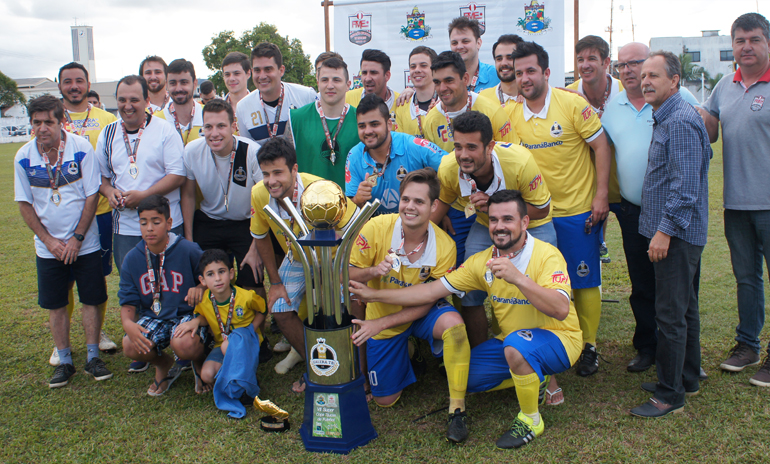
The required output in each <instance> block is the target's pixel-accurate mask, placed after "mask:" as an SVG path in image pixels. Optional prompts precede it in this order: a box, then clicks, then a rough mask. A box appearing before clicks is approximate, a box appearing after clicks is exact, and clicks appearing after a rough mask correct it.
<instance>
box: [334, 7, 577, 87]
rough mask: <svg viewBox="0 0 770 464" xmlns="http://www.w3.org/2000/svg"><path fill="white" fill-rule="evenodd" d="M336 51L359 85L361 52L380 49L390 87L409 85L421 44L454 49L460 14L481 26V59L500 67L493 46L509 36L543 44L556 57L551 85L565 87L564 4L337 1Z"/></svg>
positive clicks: (442, 49) (335, 15)
mask: <svg viewBox="0 0 770 464" xmlns="http://www.w3.org/2000/svg"><path fill="white" fill-rule="evenodd" d="M333 8H334V33H333V37H334V42H333V47H332V49H333V50H334V51H336V52H337V53H339V54H340V55H342V56H343V57H344V58H345V62H346V63H347V65H348V70H349V71H350V76H351V81H353V87H360V85H361V80H360V77H359V64H360V61H361V53H362V52H363V51H364V50H365V49H367V48H376V49H380V50H382V51H384V52H385V53H387V54H388V56H390V60H391V62H392V67H391V76H390V81H389V82H388V85H389V86H390V87H391V88H392V89H394V90H396V91H401V90H403V89H404V87H406V86H409V85H410V82H409V52H411V51H412V49H413V48H414V47H416V46H418V45H425V46H427V47H431V48H432V49H434V50H435V51H436V53H441V52H443V51H445V50H449V32H448V31H447V26H448V25H449V23H450V22H451V21H452V20H453V19H454V18H456V17H458V16H460V15H465V16H469V17H471V18H474V19H477V20H478V21H479V24H480V25H481V33H482V35H481V40H482V45H481V50H479V59H480V60H481V61H482V62H484V63H489V64H492V65H494V59H493V57H492V45H493V44H494V43H495V42H496V41H497V38H498V37H500V36H501V35H503V34H518V35H519V36H521V38H523V39H524V40H527V41H533V42H537V43H538V44H540V45H542V46H543V47H544V48H545V49H546V50H547V51H548V55H549V58H550V68H551V77H550V80H549V82H550V84H551V86H554V87H563V86H564V52H565V50H564V29H565V24H564V0H527V1H525V0H504V1H502V0H478V1H472V2H468V1H463V0H456V1H445V0H444V1H440V0H424V1H419V0H410V1H404V0H334V7H333Z"/></svg>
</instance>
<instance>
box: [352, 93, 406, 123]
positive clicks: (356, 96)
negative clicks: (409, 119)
mask: <svg viewBox="0 0 770 464" xmlns="http://www.w3.org/2000/svg"><path fill="white" fill-rule="evenodd" d="M388 90H389V91H390V98H388V99H387V101H385V104H386V105H388V108H389V109H390V117H391V119H393V118H395V113H396V100H398V96H399V95H401V94H400V93H398V92H396V91H395V90H393V89H391V88H390V87H388ZM362 98H364V88H363V87H359V88H357V89H353V90H348V91H347V93H345V103H347V104H348V105H351V106H355V107H358V104H359V103H361V99H362ZM394 130H395V129H394Z"/></svg>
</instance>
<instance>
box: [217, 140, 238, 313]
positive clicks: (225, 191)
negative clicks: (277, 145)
mask: <svg viewBox="0 0 770 464" xmlns="http://www.w3.org/2000/svg"><path fill="white" fill-rule="evenodd" d="M237 146H238V141H237V140H235V137H233V151H231V152H230V171H229V174H227V182H226V184H227V187H225V186H224V185H222V178H219V186H220V187H221V188H222V193H223V194H224V195H225V210H226V211H229V209H228V208H227V196H228V195H229V194H230V183H231V182H230V180H231V179H232V177H233V164H235V149H236V147H237ZM216 156H217V155H215V154H214V152H213V151H212V152H211V160H212V161H213V162H214V169H217V159H216V158H215V157H216ZM217 177H218V176H217ZM212 298H213V297H212Z"/></svg>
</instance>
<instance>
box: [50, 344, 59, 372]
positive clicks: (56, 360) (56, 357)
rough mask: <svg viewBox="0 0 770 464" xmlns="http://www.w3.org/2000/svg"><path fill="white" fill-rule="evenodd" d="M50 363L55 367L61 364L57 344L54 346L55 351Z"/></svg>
mask: <svg viewBox="0 0 770 464" xmlns="http://www.w3.org/2000/svg"><path fill="white" fill-rule="evenodd" d="M48 364H50V365H52V366H53V367H56V366H58V365H59V364H61V360H60V359H59V350H57V349H56V347H55V346H54V347H53V353H51V357H50V358H49V359H48Z"/></svg>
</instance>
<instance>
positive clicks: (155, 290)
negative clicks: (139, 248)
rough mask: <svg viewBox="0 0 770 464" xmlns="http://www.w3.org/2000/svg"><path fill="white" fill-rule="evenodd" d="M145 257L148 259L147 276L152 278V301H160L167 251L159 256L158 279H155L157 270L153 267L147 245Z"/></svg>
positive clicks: (145, 246)
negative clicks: (161, 281)
mask: <svg viewBox="0 0 770 464" xmlns="http://www.w3.org/2000/svg"><path fill="white" fill-rule="evenodd" d="M166 247H168V244H166ZM144 256H145V258H146V259H147V274H148V275H149V277H150V289H151V290H152V299H153V302H155V301H156V300H157V301H160V291H161V286H160V280H161V279H162V276H163V264H164V263H165V262H166V250H165V249H164V250H163V251H161V252H160V254H158V263H159V266H158V275H157V279H156V278H155V277H156V276H155V268H154V267H153V266H152V259H151V258H150V249H149V248H147V244H145V245H144Z"/></svg>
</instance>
